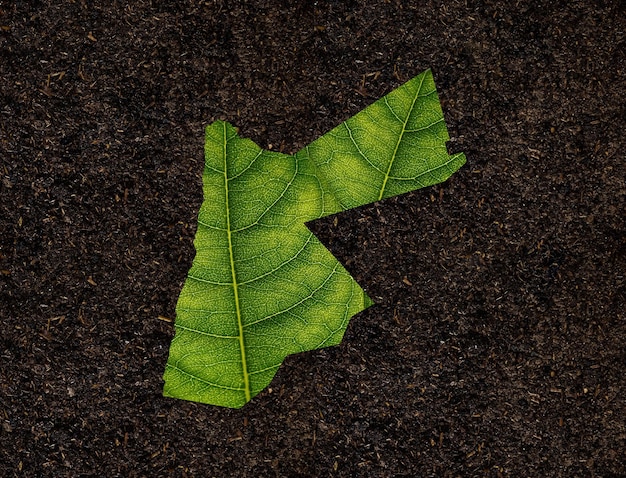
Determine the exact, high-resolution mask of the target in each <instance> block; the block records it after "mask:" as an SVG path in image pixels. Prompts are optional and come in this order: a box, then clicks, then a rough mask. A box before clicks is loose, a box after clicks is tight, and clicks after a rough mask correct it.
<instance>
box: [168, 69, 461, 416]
mask: <svg viewBox="0 0 626 478" xmlns="http://www.w3.org/2000/svg"><path fill="white" fill-rule="evenodd" d="M448 139H449V138H448V133H447V130H446V126H445V123H444V120H443V113H442V110H441V106H440V104H439V99H438V97H437V93H436V90H435V85H434V81H433V78H432V74H431V72H430V71H426V72H424V73H422V74H421V75H419V76H417V77H416V78H414V79H412V80H411V81H409V82H407V83H405V84H404V85H402V86H401V87H399V88H398V89H396V90H394V91H393V92H391V93H389V94H388V95H387V96H385V97H383V98H381V99H380V100H378V101H377V102H376V103H374V104H372V105H371V106H369V107H367V108H366V109H364V110H363V111H361V112H360V113H358V114H357V115H355V116H353V117H352V118H350V119H348V120H347V121H345V122H344V123H342V124H341V125H339V126H338V127H336V128H335V129H333V130H332V131H330V132H329V133H327V134H325V135H324V136H322V137H321V138H319V139H318V140H316V141H314V142H313V143H311V144H310V145H309V146H307V147H305V148H304V149H303V150H302V151H300V152H298V153H296V154H295V155H285V154H280V153H275V152H269V151H264V150H262V149H261V148H260V147H259V146H257V145H256V144H254V143H253V142H252V141H250V140H248V139H243V138H240V137H239V136H238V135H237V131H236V130H235V128H234V127H233V126H231V125H230V124H228V123H226V122H223V121H216V122H215V123H213V124H211V125H209V126H208V127H207V129H206V141H205V161H206V163H205V168H204V173H203V192H204V201H203V203H202V206H201V208H200V212H199V214H198V230H197V233H196V237H195V241H194V245H195V248H196V256H195V259H194V261H193V265H192V267H191V270H190V271H189V275H188V277H187V280H186V281H185V284H184V286H183V289H182V291H181V294H180V297H179V299H178V304H177V307H176V324H175V327H176V335H175V337H174V339H173V341H172V344H171V346H170V355H169V359H168V362H167V366H166V370H165V375H164V380H165V387H164V395H165V396H170V397H175V398H181V399H185V400H192V401H196V402H202V403H209V404H213V405H220V406H225V407H233V408H239V407H241V406H243V405H244V404H245V403H247V402H248V401H249V400H250V399H251V398H252V397H254V396H255V395H257V394H258V393H259V392H260V391H262V390H263V389H264V388H265V387H267V386H268V385H269V383H270V382H271V380H272V378H273V377H274V375H275V373H276V371H277V370H278V367H279V366H280V364H281V363H282V362H283V360H284V359H285V357H286V356H288V355H290V354H294V353H298V352H303V351H306V350H313V349H318V348H321V347H327V346H330V345H336V344H338V343H340V342H341V339H342V337H343V334H344V332H345V330H346V327H347V325H348V321H349V320H350V318H351V317H352V316H353V315H355V314H357V313H358V312H360V311H362V310H364V309H365V308H366V307H368V306H369V305H371V304H372V301H371V299H370V298H369V297H368V296H367V295H366V294H365V292H364V291H363V290H362V289H361V287H360V286H359V285H358V284H357V283H356V281H355V280H354V279H353V278H352V277H351V276H350V274H349V273H348V272H347V271H346V270H345V269H344V268H343V266H342V265H341V264H340V263H339V262H338V261H337V259H335V257H334V256H333V255H332V254H331V253H330V252H329V251H328V250H327V249H326V248H325V247H324V246H323V245H322V244H321V243H320V242H319V241H318V240H317V238H316V237H315V236H314V235H313V234H312V233H311V232H310V231H309V229H307V227H306V226H305V222H308V221H311V220H314V219H318V218H320V217H323V216H326V215H329V214H334V213H337V212H340V211H344V210H346V209H350V208H353V207H357V206H361V205H364V204H368V203H371V202H374V201H378V200H380V199H383V198H387V197H391V196H395V195H398V194H402V193H405V192H409V191H412V190H415V189H418V188H421V187H424V186H429V185H432V184H435V183H439V182H441V181H445V180H446V179H447V178H448V177H449V176H450V175H451V174H452V173H454V172H455V171H456V170H457V169H458V168H459V167H461V166H462V165H463V164H464V162H465V157H464V155H463V154H456V155H448V154H447V151H446V141H447V140H448Z"/></svg>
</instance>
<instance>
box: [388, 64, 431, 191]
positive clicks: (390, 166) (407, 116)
mask: <svg viewBox="0 0 626 478" xmlns="http://www.w3.org/2000/svg"><path fill="white" fill-rule="evenodd" d="M420 80H421V81H420V85H419V86H418V87H417V92H416V93H415V96H414V97H413V102H412V103H411V107H410V108H409V112H408V113H407V115H406V118H404V122H403V123H402V131H401V132H400V136H399V137H398V142H397V143H396V147H395V148H394V150H393V156H392V157H391V161H389V167H388V168H387V173H386V174H385V179H384V180H383V185H382V187H381V188H380V194H379V196H378V200H379V201H380V200H381V199H382V198H383V195H384V194H385V188H386V187H387V181H388V180H389V176H390V175H391V168H392V166H393V163H394V161H395V160H396V155H397V154H398V148H399V147H400V143H401V142H402V137H403V136H404V133H405V132H406V125H407V123H408V122H409V118H410V117H411V113H412V112H413V108H415V102H416V101H417V99H418V98H419V95H420V91H422V85H423V84H424V76H422V78H421V79H420ZM389 109H391V107H389ZM392 113H393V110H392ZM394 116H396V115H394ZM396 117H397V116H396Z"/></svg>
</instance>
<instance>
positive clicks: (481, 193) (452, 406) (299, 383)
mask: <svg viewBox="0 0 626 478" xmlns="http://www.w3.org/2000/svg"><path fill="white" fill-rule="evenodd" d="M625 19H626V6H625V4H624V2H623V1H604V2H593V1H589V0H584V1H537V2H511V1H499V2H497V1H481V0H462V1H459V0H457V1H455V0H452V1H449V2H435V1H428V0H426V1H419V2H417V1H415V2H412V1H411V2H410V1H396V0H389V1H382V0H380V1H375V0H367V1H362V2H357V1H322V0H319V1H317V2H304V1H303V2H296V1H290V0H283V1H282V2H280V1H269V0H258V1H240V2H235V1H233V2H226V1H219V0H215V1H204V2H203V1H191V0H188V1H165V0H163V1H158V0H153V1H147V0H138V1H134V2H126V1H121V0H118V1H104V2H96V1H91V0H75V1H73V0H66V1H35V0H32V1H19V0H14V1H0V52H1V55H0V425H1V426H0V476H3V477H5V476H6V477H12V476H29V477H62V476H68V477H76V476H107V477H138V476H146V477H161V476H174V477H184V476H199V477H204V476H206V477H209V476H216V477H258V476H261V477H266V476H267V477H273V476H276V477H318V476H319V477H334V476H340V477H396V476H406V477H416V476H433V477H440V476H538V477H548V476H550V477H551V476H564V477H574V476H576V477H579V476H580V477H591V476H597V477H618V476H626V456H625V450H626V415H625V414H626V314H625V309H626V281H625V279H624V274H625V269H626V224H625V216H626V214H625V211H626V161H625V154H624V151H625V141H624V120H625V119H626V70H625V68H626V58H625V57H626V55H625V52H626V39H625V35H624V31H625V28H626V20H625ZM427 68H432V69H433V72H434V75H435V80H436V83H437V87H438V90H439V94H440V97H441V101H442V106H443V109H444V113H445V117H446V121H447V123H448V126H449V130H450V135H451V137H452V138H453V139H452V141H451V142H450V150H451V151H453V152H456V151H464V152H465V153H466V155H467V158H468V163H467V165H466V166H465V167H464V168H463V169H462V170H461V171H459V172H458V173H457V174H456V175H455V176H453V178H452V179H451V180H450V181H448V182H447V183H446V184H444V185H441V186H438V187H434V188H429V189H425V190H421V191H418V192H415V193H411V194H408V195H405V196H402V197H398V198H394V199H391V200H387V201H383V202H380V203H377V204H374V205H371V206H367V207H363V208H360V209H358V210H352V211H349V212H346V213H345V214H341V215H339V216H337V217H333V218H327V219H325V220H322V221H318V222H316V223H315V224H313V225H312V226H311V227H312V228H313V229H314V230H315V231H316V232H317V233H318V234H319V235H320V237H321V238H322V240H323V241H324V242H325V243H326V244H327V245H328V246H329V248H331V250H332V251H333V252H334V253H335V254H336V255H337V257H338V258H340V260H341V261H342V262H344V263H345V264H346V265H347V267H348V268H349V270H350V271H351V272H352V273H353V274H354V275H355V277H356V279H357V280H358V281H359V282H360V283H361V284H362V285H363V287H364V288H366V290H367V291H368V292H369V294H370V295H371V296H372V297H373V298H374V299H375V300H376V301H377V303H378V305H377V306H375V307H372V308H370V309H368V310H367V311H366V312H364V313H362V314H360V315H359V316H357V317H355V318H354V319H353V320H352V322H351V324H350V327H349V329H348V332H347V333H346V336H345V338H344V342H343V344H342V345H341V346H338V347H334V348H330V349H325V350H321V351H314V352H310V353H305V354H302V355H299V356H294V357H290V358H289V359H288V360H287V361H286V362H285V363H284V365H283V367H282V368H281V369H280V371H279V373H278V374H277V376H276V378H275V380H274V382H273V384H272V386H271V388H270V389H267V390H266V391H265V392H263V393H262V394H261V395H259V396H258V397H256V398H255V399H254V400H253V401H252V402H251V403H249V404H248V405H246V406H245V407H244V408H243V409H241V410H229V409H222V408H217V407H212V406H206V405H199V404H195V403H189V402H184V401H179V400H173V399H166V398H163V397H162V396H161V389H162V379H161V376H162V373H163V370H164V366H165V362H166V359H167V352H168V347H169V342H170V340H171V337H172V336H173V323H172V322H171V319H173V318H174V307H175V304H176V300H177V297H178V293H179V292H180V289H181V286H182V283H183V281H184V278H185V276H186V273H187V270H188V268H189V266H190V264H191V261H192V258H193V254H194V249H193V244H192V241H193V236H194V232H195V221H196V215H197V211H198V208H199V206H200V202H201V200H202V197H201V196H202V193H201V172H202V167H203V129H204V126H205V125H206V124H208V123H210V122H211V121H213V120H215V119H225V120H228V121H230V122H232V123H233V124H235V125H237V126H238V127H239V128H240V132H241V134H242V135H243V136H247V137H250V138H252V139H253V140H254V141H256V142H257V143H259V144H260V145H261V146H263V147H266V148H271V149H276V150H283V151H285V152H294V151H297V150H298V149H300V148H301V147H302V146H304V145H306V144H307V143H309V142H310V141H312V140H314V139H316V138H317V137H318V136H320V135H322V134H323V133H325V132H327V131H328V130H330V129H331V128H333V127H334V126H336V125H337V124H339V123H340V122H341V121H343V120H345V119H346V118H348V117H350V116H351V115H353V114H355V113H356V112H358V111H360V110H361V109H362V108H363V107H365V106H367V105H368V104H370V103H372V102H373V101H374V100H375V99H377V98H379V97H380V96H382V95H384V94H386V93H388V92H389V91H391V90H392V89H393V88H395V87H397V86H399V85H400V84H401V83H402V82H404V81H405V80H408V79H410V78H411V77H413V76H414V75H417V74H418V73H421V72H422V71H423V70H425V69H427ZM168 319H169V320H168Z"/></svg>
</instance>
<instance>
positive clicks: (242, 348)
mask: <svg viewBox="0 0 626 478" xmlns="http://www.w3.org/2000/svg"><path fill="white" fill-rule="evenodd" d="M223 127H224V139H223V147H224V151H223V154H224V188H225V191H226V233H227V235H228V253H229V256H230V271H231V275H232V278H233V292H234V294H235V312H236V314H237V327H238V329H239V336H238V339H239V350H240V352H241V368H242V370H241V373H242V375H243V385H244V387H243V388H244V393H245V395H246V402H249V401H250V398H251V397H250V378H249V376H248V362H247V359H246V344H245V341H244V335H243V322H242V320H241V307H240V305H239V285H238V283H237V273H236V271H235V257H234V254H233V239H232V232H231V227H230V198H229V195H228V181H229V178H228V151H227V143H228V138H227V137H226V123H224V125H223Z"/></svg>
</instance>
